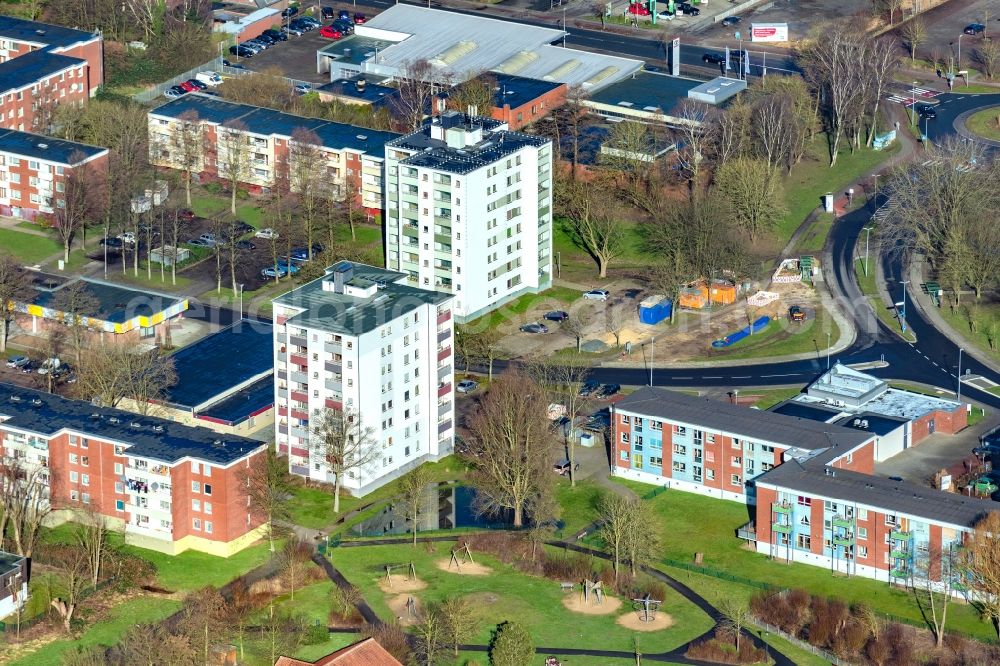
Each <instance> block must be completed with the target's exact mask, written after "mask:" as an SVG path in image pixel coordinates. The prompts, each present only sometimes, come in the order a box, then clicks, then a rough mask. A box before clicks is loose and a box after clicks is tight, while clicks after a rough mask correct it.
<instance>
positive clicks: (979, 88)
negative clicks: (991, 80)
mask: <svg viewBox="0 0 1000 666" xmlns="http://www.w3.org/2000/svg"><path fill="white" fill-rule="evenodd" d="M955 92H956V93H959V94H962V95H980V94H986V95H990V94H993V95H995V94H997V93H1000V86H990V85H986V84H985V83H970V84H969V85H967V86H963V85H959V86H957V87H956V88H955Z"/></svg>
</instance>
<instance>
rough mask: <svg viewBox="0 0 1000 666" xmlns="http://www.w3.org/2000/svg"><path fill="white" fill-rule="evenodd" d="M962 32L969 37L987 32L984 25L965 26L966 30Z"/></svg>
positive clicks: (972, 24) (971, 24)
mask: <svg viewBox="0 0 1000 666" xmlns="http://www.w3.org/2000/svg"><path fill="white" fill-rule="evenodd" d="M962 32H964V33H965V34H967V35H980V34H982V33H984V32H986V26H985V25H983V24H982V23H970V24H969V25H967V26H965V30H963V31H962Z"/></svg>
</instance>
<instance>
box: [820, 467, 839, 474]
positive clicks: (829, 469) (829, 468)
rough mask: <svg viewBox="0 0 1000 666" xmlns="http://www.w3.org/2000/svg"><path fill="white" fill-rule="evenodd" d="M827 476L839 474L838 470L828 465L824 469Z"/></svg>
mask: <svg viewBox="0 0 1000 666" xmlns="http://www.w3.org/2000/svg"><path fill="white" fill-rule="evenodd" d="M823 472H824V473H825V474H826V475H827V476H837V472H835V471H834V469H833V468H832V467H827V468H825V469H824V470H823Z"/></svg>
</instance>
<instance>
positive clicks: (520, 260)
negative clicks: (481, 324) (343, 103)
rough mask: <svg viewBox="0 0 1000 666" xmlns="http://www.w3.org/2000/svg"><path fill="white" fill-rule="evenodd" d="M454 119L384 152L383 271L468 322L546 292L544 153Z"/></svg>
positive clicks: (548, 222) (495, 126) (548, 168)
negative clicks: (430, 292)
mask: <svg viewBox="0 0 1000 666" xmlns="http://www.w3.org/2000/svg"><path fill="white" fill-rule="evenodd" d="M506 128H507V125H506V124H504V123H501V122H498V121H495V120H491V119H488V118H481V117H470V116H466V115H464V114H460V113H457V112H454V111H451V112H446V113H444V114H442V115H441V116H438V117H435V118H433V119H432V121H431V122H430V123H429V124H428V125H426V126H425V127H424V128H423V129H421V130H419V131H417V132H414V133H412V134H409V135H407V136H404V137H401V138H399V139H397V140H395V141H390V142H389V143H387V144H386V148H385V168H386V171H385V173H386V177H385V183H386V230H387V233H386V261H387V266H388V267H389V268H391V269H393V270H397V271H399V272H401V273H404V274H405V275H406V278H407V281H408V284H410V285H412V286H417V287H421V288H423V289H434V290H436V291H440V292H444V293H447V294H451V295H453V296H454V298H455V302H454V310H455V317H456V319H457V320H458V321H459V322H464V321H469V320H472V319H475V318H476V317H479V316H481V315H483V314H485V313H487V312H489V311H491V310H493V309H495V308H497V307H499V306H500V305H502V304H503V303H506V302H508V301H511V300H513V299H515V298H517V297H518V296H520V295H522V294H525V293H537V292H539V291H543V290H544V289H547V288H548V287H549V286H551V284H552V143H551V141H549V140H548V139H545V138H542V137H538V136H532V135H528V134H521V133H519V132H511V131H509V130H507V129H506Z"/></svg>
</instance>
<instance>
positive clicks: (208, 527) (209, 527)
mask: <svg viewBox="0 0 1000 666" xmlns="http://www.w3.org/2000/svg"><path fill="white" fill-rule="evenodd" d="M205 531H206V532H208V533H209V534H211V533H212V523H211V522H209V521H205Z"/></svg>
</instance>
